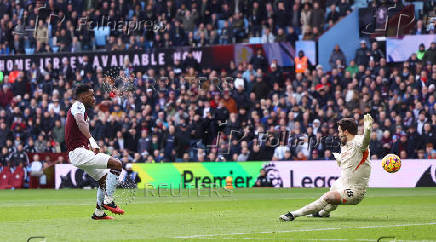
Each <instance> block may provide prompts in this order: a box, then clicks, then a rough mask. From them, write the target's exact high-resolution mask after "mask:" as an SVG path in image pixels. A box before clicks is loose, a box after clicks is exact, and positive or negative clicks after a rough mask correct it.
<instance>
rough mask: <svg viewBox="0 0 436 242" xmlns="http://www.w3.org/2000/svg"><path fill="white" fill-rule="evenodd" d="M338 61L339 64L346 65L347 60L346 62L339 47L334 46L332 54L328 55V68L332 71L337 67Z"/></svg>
mask: <svg viewBox="0 0 436 242" xmlns="http://www.w3.org/2000/svg"><path fill="white" fill-rule="evenodd" d="M338 60H339V61H341V64H345V63H347V60H346V58H345V55H344V53H343V52H342V50H341V48H340V47H339V45H336V46H335V49H334V50H333V52H332V54H331V55H330V60H329V63H330V67H331V68H332V69H334V68H336V67H337V65H336V63H337V61H338Z"/></svg>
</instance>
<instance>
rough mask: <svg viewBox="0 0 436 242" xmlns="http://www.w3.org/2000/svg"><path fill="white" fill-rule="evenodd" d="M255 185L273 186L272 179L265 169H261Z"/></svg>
mask: <svg viewBox="0 0 436 242" xmlns="http://www.w3.org/2000/svg"><path fill="white" fill-rule="evenodd" d="M254 186H255V187H272V186H273V185H272V181H271V180H270V179H269V178H268V176H267V174H266V171H265V170H264V169H261V170H260V175H259V176H258V177H257V179H256V182H255V183H254Z"/></svg>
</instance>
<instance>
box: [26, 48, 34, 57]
mask: <svg viewBox="0 0 436 242" xmlns="http://www.w3.org/2000/svg"><path fill="white" fill-rule="evenodd" d="M25 51H26V55H33V53H35V49H34V48H26V49H25Z"/></svg>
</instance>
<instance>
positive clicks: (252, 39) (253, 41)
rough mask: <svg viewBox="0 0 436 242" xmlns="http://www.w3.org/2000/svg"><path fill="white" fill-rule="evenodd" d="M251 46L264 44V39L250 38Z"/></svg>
mask: <svg viewBox="0 0 436 242" xmlns="http://www.w3.org/2000/svg"><path fill="white" fill-rule="evenodd" d="M250 44H262V37H250Z"/></svg>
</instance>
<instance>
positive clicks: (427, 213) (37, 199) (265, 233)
mask: <svg viewBox="0 0 436 242" xmlns="http://www.w3.org/2000/svg"><path fill="white" fill-rule="evenodd" d="M325 191H327V190H326V189H253V188H250V189H239V190H236V191H235V192H234V193H233V194H232V196H231V197H219V198H218V197H217V196H216V195H215V194H213V196H212V197H197V196H196V194H195V193H191V196H190V197H188V196H187V194H185V195H184V196H182V197H178V198H169V197H151V196H150V194H148V196H147V197H145V196H144V193H143V192H141V191H139V192H138V193H137V196H136V200H135V201H134V202H133V203H130V204H128V205H125V206H123V208H124V209H125V210H126V214H125V215H123V216H116V220H114V221H93V220H91V219H90V216H91V214H92V212H93V209H94V205H95V191H94V190H59V191H55V190H15V191H11V190H7V191H0V204H1V207H0V215H1V216H0V241H26V239H27V238H28V237H30V236H45V237H46V238H47V241H97V240H105V241H107V240H113V241H121V240H128V241H141V240H145V239H151V240H169V239H179V240H181V239H185V240H198V239H216V240H241V239H244V240H246V241H252V240H255V239H269V240H295V241H302V240H311V241H313V240H317V239H319V240H321V241H325V240H328V239H331V240H332V241H336V240H338V239H341V240H351V241H353V240H354V241H359V240H360V241H376V240H377V238H379V237H381V236H395V238H396V239H397V240H436V232H435V231H436V188H416V189H369V190H368V192H367V196H366V198H365V199H364V200H363V201H362V202H361V203H360V204H359V205H357V206H340V207H339V208H338V209H337V210H336V211H335V212H334V213H332V217H330V218H328V219H325V218H324V219H319V218H306V217H301V218H298V219H297V220H296V221H294V222H290V223H281V222H279V221H278V219H277V218H278V216H279V215H281V214H282V213H284V212H286V211H288V210H290V209H292V210H293V209H296V208H299V207H301V206H303V205H305V204H307V203H309V202H311V201H313V200H314V199H317V198H318V197H319V196H320V195H321V194H322V193H323V192H325ZM203 193H204V192H203ZM33 241H36V240H33ZM383 241H388V240H383Z"/></svg>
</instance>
